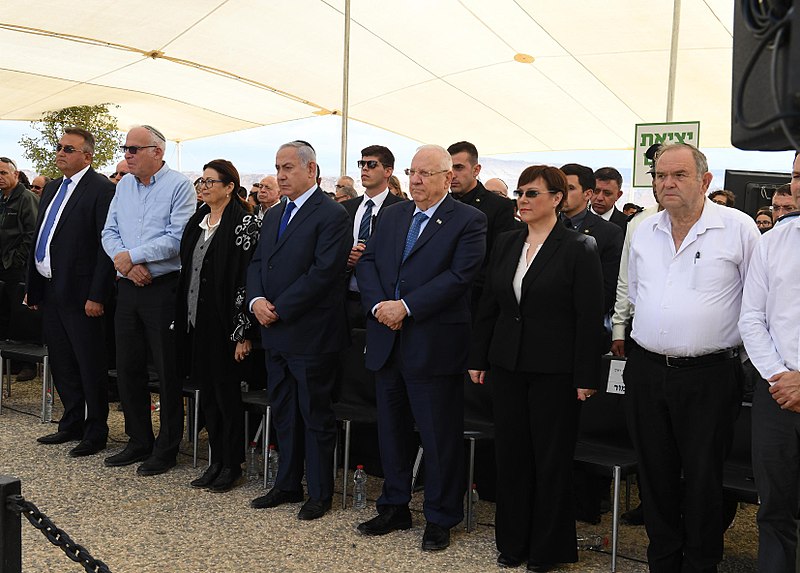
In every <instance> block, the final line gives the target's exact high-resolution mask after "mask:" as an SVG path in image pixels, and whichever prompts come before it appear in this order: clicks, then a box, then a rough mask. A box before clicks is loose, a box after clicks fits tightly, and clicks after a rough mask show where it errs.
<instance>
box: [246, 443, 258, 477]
mask: <svg viewBox="0 0 800 573" xmlns="http://www.w3.org/2000/svg"><path fill="white" fill-rule="evenodd" d="M258 466H259V463H258V444H256V443H255V442H250V446H249V447H248V448H247V479H248V481H257V480H258Z"/></svg>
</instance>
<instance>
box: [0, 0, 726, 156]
mask: <svg viewBox="0 0 800 573" xmlns="http://www.w3.org/2000/svg"><path fill="white" fill-rule="evenodd" d="M3 8H4V9H3V11H2V15H0V53H2V54H3V58H2V60H1V61H0V119H7V120H34V119H38V118H40V117H41V115H42V113H44V112H46V111H52V110H57V109H61V108H63V107H67V106H72V105H93V104H99V103H111V104H114V105H117V106H118V107H116V108H113V109H112V113H114V115H116V116H117V117H118V119H119V122H120V126H121V127H123V128H126V127H128V126H130V125H133V124H138V123H149V124H152V125H156V126H158V127H159V129H161V130H162V131H163V132H164V133H165V134H166V135H167V137H168V138H169V139H172V140H175V141H185V140H189V139H195V138H200V137H206V136H209V135H216V134H220V133H225V132H230V131H236V130H240V129H246V128H250V127H257V126H261V125H269V124H275V123H279V122H285V121H291V120H294V119H300V118H305V117H311V116H313V115H315V114H316V115H326V114H331V113H335V114H339V113H341V109H340V108H341V94H342V57H343V52H344V50H343V36H344V0H292V1H288V0H270V1H267V0H227V1H225V0H191V1H188V0H169V1H168V2H164V1H162V2H154V1H152V0H143V1H141V2H138V3H136V4H134V5H131V4H125V3H122V4H120V3H108V2H104V1H100V0H82V1H81V2H80V3H75V2H69V3H65V2H54V1H51V0H29V1H27V2H13V3H12V2H6V3H5V5H4V7H3ZM672 14H673V3H672V2H668V1H666V0H665V1H660V2H641V1H638V0H607V1H605V2H587V1H586V0H562V1H560V2H545V1H543V0H492V1H491V2H489V1H487V0H426V1H422V0H405V1H403V2H385V1H381V0H379V1H368V0H351V16H352V19H351V22H352V23H351V37H350V73H349V86H350V87H349V97H350V106H349V116H350V118H351V119H353V120H358V121H361V122H364V123H367V124H371V125H375V126H378V127H381V128H383V129H386V130H389V131H392V132H395V133H398V134H401V135H405V136H408V137H410V138H412V139H416V140H418V141H424V142H434V143H440V144H449V143H452V142H453V141H457V140H460V139H470V140H471V141H473V142H474V143H476V145H478V147H479V149H480V150H481V153H482V154H498V153H514V152H526V151H557V150H572V149H625V148H630V147H631V146H632V145H633V137H634V125H635V124H637V123H648V122H661V121H664V120H665V119H666V116H665V114H666V109H667V92H668V89H667V86H668V75H669V62H670V42H671V37H672ZM679 28H680V33H679V43H678V52H677V72H676V83H675V85H676V89H675V99H674V119H675V121H698V120H699V121H700V123H701V131H700V135H701V138H700V141H701V143H702V145H703V146H704V147H729V146H730V100H731V97H730V92H731V57H732V38H733V35H732V30H733V0H681V10H680V21H679ZM524 56H532V57H533V61H532V62H531V61H528V60H529V58H526V57H524ZM515 57H516V59H515ZM520 60H521V61H520Z"/></svg>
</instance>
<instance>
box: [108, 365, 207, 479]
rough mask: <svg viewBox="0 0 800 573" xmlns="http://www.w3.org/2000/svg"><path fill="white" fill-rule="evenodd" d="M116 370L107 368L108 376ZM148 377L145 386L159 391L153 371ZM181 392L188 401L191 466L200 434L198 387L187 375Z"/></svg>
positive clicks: (187, 417) (152, 390) (195, 462)
mask: <svg viewBox="0 0 800 573" xmlns="http://www.w3.org/2000/svg"><path fill="white" fill-rule="evenodd" d="M112 372H114V374H115V375H116V371H113V370H109V377H110V376H111V373H112ZM148 374H149V376H150V379H149V380H148V382H147V387H148V389H149V390H150V392H151V393H154V394H160V393H161V382H160V380H159V379H158V375H157V374H156V373H155V372H151V371H148ZM181 394H182V395H183V396H184V397H185V398H186V399H187V400H188V402H189V411H188V412H187V415H186V435H187V436H188V438H189V440H190V441H191V442H192V467H193V468H196V467H197V442H198V438H199V436H200V424H199V420H200V388H199V387H198V386H197V384H195V383H194V382H192V379H191V378H189V377H186V378H184V380H183V384H182V385H181Z"/></svg>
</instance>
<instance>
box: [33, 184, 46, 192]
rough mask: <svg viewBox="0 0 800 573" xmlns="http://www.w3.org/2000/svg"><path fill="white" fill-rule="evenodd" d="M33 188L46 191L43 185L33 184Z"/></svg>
mask: <svg viewBox="0 0 800 573" xmlns="http://www.w3.org/2000/svg"><path fill="white" fill-rule="evenodd" d="M31 189H36V190H37V191H44V187H42V186H41V185H31Z"/></svg>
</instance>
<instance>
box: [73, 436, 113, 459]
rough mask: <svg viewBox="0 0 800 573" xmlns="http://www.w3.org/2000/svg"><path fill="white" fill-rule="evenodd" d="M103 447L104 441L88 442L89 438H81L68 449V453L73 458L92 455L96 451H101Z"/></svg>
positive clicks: (104, 447) (104, 446)
mask: <svg viewBox="0 0 800 573" xmlns="http://www.w3.org/2000/svg"><path fill="white" fill-rule="evenodd" d="M105 449H106V443H105V442H90V441H89V440H82V441H81V443H79V444H78V445H77V446H75V447H74V448H72V449H71V450H70V451H69V455H70V456H72V457H73V458H82V457H84V456H93V455H95V454H96V453H97V452H102V451H103V450H105Z"/></svg>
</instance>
